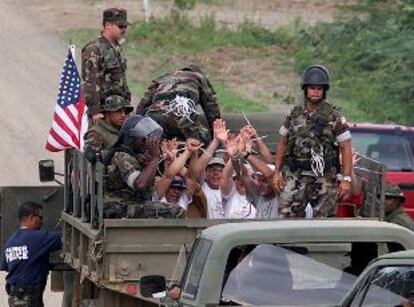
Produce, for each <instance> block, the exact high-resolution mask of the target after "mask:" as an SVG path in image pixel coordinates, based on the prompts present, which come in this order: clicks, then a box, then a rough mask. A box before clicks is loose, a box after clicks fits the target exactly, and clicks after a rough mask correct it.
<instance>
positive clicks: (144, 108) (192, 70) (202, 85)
mask: <svg viewBox="0 0 414 307" xmlns="http://www.w3.org/2000/svg"><path fill="white" fill-rule="evenodd" d="M198 106H201V108H202V109H203V111H204V115H205V117H206V119H207V125H208V127H207V129H206V127H204V126H203V125H202V124H201V119H200V116H199V114H198V112H197V111H196V108H197V107H198ZM136 113H137V114H141V115H144V114H145V115H148V116H150V117H151V118H153V119H154V120H155V121H156V122H157V123H159V124H160V125H161V126H162V127H163V128H164V137H165V138H167V139H172V138H177V139H178V140H181V141H185V140H186V139H187V138H190V137H191V138H196V139H198V140H199V141H201V142H203V143H204V144H205V145H206V146H207V145H208V144H209V143H210V141H211V132H212V131H213V122H214V120H215V119H217V118H221V114H220V109H219V106H218V104H217V97H216V92H215V91H214V89H213V87H212V85H211V84H210V81H209V80H208V79H207V78H206V77H205V75H204V74H203V73H202V71H201V69H200V67H198V66H197V65H189V66H187V67H184V68H182V69H180V70H176V71H173V72H170V73H167V74H165V75H163V76H161V77H159V78H158V79H156V80H154V81H153V82H152V84H151V86H150V87H149V88H148V90H147V91H146V92H145V94H144V97H143V98H142V99H141V101H140V102H139V104H138V106H137V110H136Z"/></svg>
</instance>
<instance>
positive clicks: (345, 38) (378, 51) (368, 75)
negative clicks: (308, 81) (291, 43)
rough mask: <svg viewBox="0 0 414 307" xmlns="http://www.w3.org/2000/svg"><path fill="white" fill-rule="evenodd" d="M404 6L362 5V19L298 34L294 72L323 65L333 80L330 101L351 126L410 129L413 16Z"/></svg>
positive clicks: (413, 91) (366, 0) (413, 82)
mask: <svg viewBox="0 0 414 307" xmlns="http://www.w3.org/2000/svg"><path fill="white" fill-rule="evenodd" d="M404 2H407V1H401V3H402V4H400V5H399V6H398V5H395V3H394V2H393V1H387V0H383V1H381V3H382V4H381V6H373V5H374V4H375V2H373V1H372V0H361V1H360V2H359V4H358V6H356V7H355V9H358V12H363V13H364V14H365V15H364V18H354V19H353V20H345V21H344V20H340V21H336V22H334V23H331V24H323V23H321V24H319V25H317V26H316V27H314V28H313V29H310V30H308V31H301V32H299V33H298V40H297V42H298V46H299V48H298V52H297V53H296V55H295V57H296V68H297V69H298V71H300V70H301V69H303V68H304V67H305V66H306V65H308V64H309V63H315V62H318V63H323V64H326V65H327V66H328V67H329V68H330V70H331V72H332V75H333V85H332V89H333V90H332V93H330V94H331V96H330V97H331V98H332V100H333V101H334V102H335V100H336V101H338V102H340V103H339V104H340V105H341V107H342V109H343V112H344V113H345V114H346V115H347V117H349V118H350V119H351V120H353V121H373V122H378V123H385V122H394V123H399V124H406V125H414V117H413V116H412V110H413V109H414V87H413V85H414V75H413V73H412V72H413V69H414V59H413V57H412V50H413V49H414V29H413V23H412V20H413V18H412V17H413V16H411V15H412V10H411V11H410V10H406V9H404V8H405V7H404ZM374 8H377V9H374ZM364 10H365V11H364ZM336 105H338V104H336Z"/></svg>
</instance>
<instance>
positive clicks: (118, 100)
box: [101, 95, 134, 114]
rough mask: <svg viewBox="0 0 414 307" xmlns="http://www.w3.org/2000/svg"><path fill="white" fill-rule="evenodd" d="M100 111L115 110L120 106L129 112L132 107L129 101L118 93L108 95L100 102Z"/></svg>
mask: <svg viewBox="0 0 414 307" xmlns="http://www.w3.org/2000/svg"><path fill="white" fill-rule="evenodd" d="M101 108H102V111H107V112H115V111H118V110H120V109H122V108H124V109H125V111H126V113H127V114H128V113H131V112H132V110H133V109H134V108H133V107H132V106H131V102H130V101H129V100H127V99H125V98H124V97H122V96H119V95H111V96H108V97H107V98H106V99H105V101H104V102H103V103H102V107H101Z"/></svg>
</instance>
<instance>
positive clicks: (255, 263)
mask: <svg viewBox="0 0 414 307" xmlns="http://www.w3.org/2000/svg"><path fill="white" fill-rule="evenodd" d="M305 250H306V249H305ZM301 253H303V251H300V250H299V251H298V249H296V250H295V249H292V248H287V247H286V248H284V247H282V246H275V245H270V244H262V245H258V246H256V247H255V248H254V249H253V250H252V251H251V252H250V253H249V254H248V255H247V256H245V257H244V258H243V260H241V261H240V262H239V263H238V264H237V266H236V267H235V268H234V269H233V270H232V271H231V273H230V275H229V277H228V279H227V282H226V284H225V286H224V289H223V292H222V301H223V302H233V303H237V304H241V305H272V306H277V305H293V306H302V305H315V306H320V305H323V304H335V303H338V302H339V301H340V300H341V299H342V298H343V296H344V295H345V294H346V292H347V291H348V290H349V289H350V287H351V285H352V284H353V282H354V281H355V280H356V276H354V275H351V274H348V273H344V272H343V271H342V270H339V269H337V268H334V267H332V266H329V265H327V264H324V263H322V262H320V261H317V260H314V259H312V258H310V257H307V256H304V255H302V254H301ZM323 257H324V256H323Z"/></svg>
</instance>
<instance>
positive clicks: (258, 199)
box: [247, 191, 279, 219]
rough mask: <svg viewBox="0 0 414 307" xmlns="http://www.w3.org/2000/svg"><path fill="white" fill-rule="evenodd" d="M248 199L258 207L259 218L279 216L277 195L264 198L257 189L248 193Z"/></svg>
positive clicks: (257, 216)
mask: <svg viewBox="0 0 414 307" xmlns="http://www.w3.org/2000/svg"><path fill="white" fill-rule="evenodd" d="M247 199H248V200H249V201H250V202H251V203H252V204H253V205H254V206H255V207H256V218H257V219H272V218H277V217H278V216H279V197H278V196H277V195H275V196H274V197H272V198H264V197H263V196H262V195H260V194H259V191H256V192H255V193H253V194H247Z"/></svg>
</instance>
